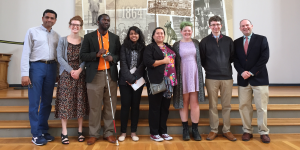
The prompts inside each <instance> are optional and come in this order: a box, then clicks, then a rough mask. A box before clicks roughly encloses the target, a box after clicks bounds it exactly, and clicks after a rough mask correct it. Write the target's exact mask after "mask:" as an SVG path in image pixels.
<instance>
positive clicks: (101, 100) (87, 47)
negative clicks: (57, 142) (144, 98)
mask: <svg viewBox="0 0 300 150" xmlns="http://www.w3.org/2000/svg"><path fill="white" fill-rule="evenodd" d="M98 26H99V28H98V29H97V30H96V31H94V32H91V33H89V34H86V35H85V36H84V40H83V43H82V46H81V50H80V58H81V59H82V61H85V66H86V82H87V93H88V99H89V105H90V114H89V134H90V138H89V139H88V140H87V144H88V145H92V144H94V143H95V141H96V140H97V139H99V137H100V133H99V132H100V129H101V115H102V113H103V116H102V118H103V122H104V130H103V137H104V139H106V140H108V141H109V142H111V143H115V142H116V139H115V137H114V136H113V132H114V124H113V117H112V113H111V111H112V110H111V106H110V99H109V92H108V88H110V92H111V98H112V104H113V109H114V110H113V111H114V112H115V111H116V102H117V79H118V69H117V62H118V61H119V51H120V48H121V44H120V40H119V36H117V35H115V34H113V33H111V32H109V31H108V28H109V26H110V17H109V16H108V15H107V14H102V15H100V16H99V17H98ZM108 52H109V53H110V54H109V55H108V56H106V57H103V54H107V53H108ZM104 61H106V66H105V63H104ZM105 69H107V73H108V80H109V85H110V87H108V84H107V80H106V74H105ZM102 105H103V111H102V109H101V108H102ZM114 114H115V113H114Z"/></svg>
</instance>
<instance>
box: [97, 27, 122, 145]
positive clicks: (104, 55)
mask: <svg viewBox="0 0 300 150" xmlns="http://www.w3.org/2000/svg"><path fill="white" fill-rule="evenodd" d="M97 32H98V31H97ZM99 34H100V33H99ZM100 37H101V42H102V48H104V45H103V38H102V35H101V34H100ZM98 41H99V35H98ZM108 55H109V52H107V54H103V55H102V57H103V58H105V57H107V56H108ZM104 65H105V74H106V81H107V87H108V93H109V101H110V108H111V114H112V118H113V122H114V129H115V136H116V145H117V146H119V142H118V139H117V129H116V122H115V115H114V109H113V105H112V100H111V93H110V86H109V80H108V74H107V67H106V61H105V59H104Z"/></svg>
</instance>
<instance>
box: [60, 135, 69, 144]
mask: <svg viewBox="0 0 300 150" xmlns="http://www.w3.org/2000/svg"><path fill="white" fill-rule="evenodd" d="M67 142H68V143H67ZM61 143H62V144H69V139H68V134H67V135H63V134H61Z"/></svg>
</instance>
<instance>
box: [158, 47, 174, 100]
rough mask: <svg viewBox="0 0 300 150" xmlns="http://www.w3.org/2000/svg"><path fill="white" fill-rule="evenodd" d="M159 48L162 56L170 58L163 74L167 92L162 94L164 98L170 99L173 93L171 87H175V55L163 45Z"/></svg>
mask: <svg viewBox="0 0 300 150" xmlns="http://www.w3.org/2000/svg"><path fill="white" fill-rule="evenodd" d="M159 48H160V49H161V50H162V52H163V54H164V56H168V57H169V58H170V63H169V64H166V68H165V72H164V80H165V83H166V85H167V91H165V92H164V94H163V96H164V97H166V98H171V97H172V93H173V86H175V85H177V77H176V69H175V57H176V54H175V52H173V51H172V50H171V49H169V48H168V47H166V46H165V45H164V46H162V47H159Z"/></svg>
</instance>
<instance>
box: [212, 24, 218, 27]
mask: <svg viewBox="0 0 300 150" xmlns="http://www.w3.org/2000/svg"><path fill="white" fill-rule="evenodd" d="M220 25H221V24H211V25H210V26H213V27H214V26H220Z"/></svg>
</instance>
